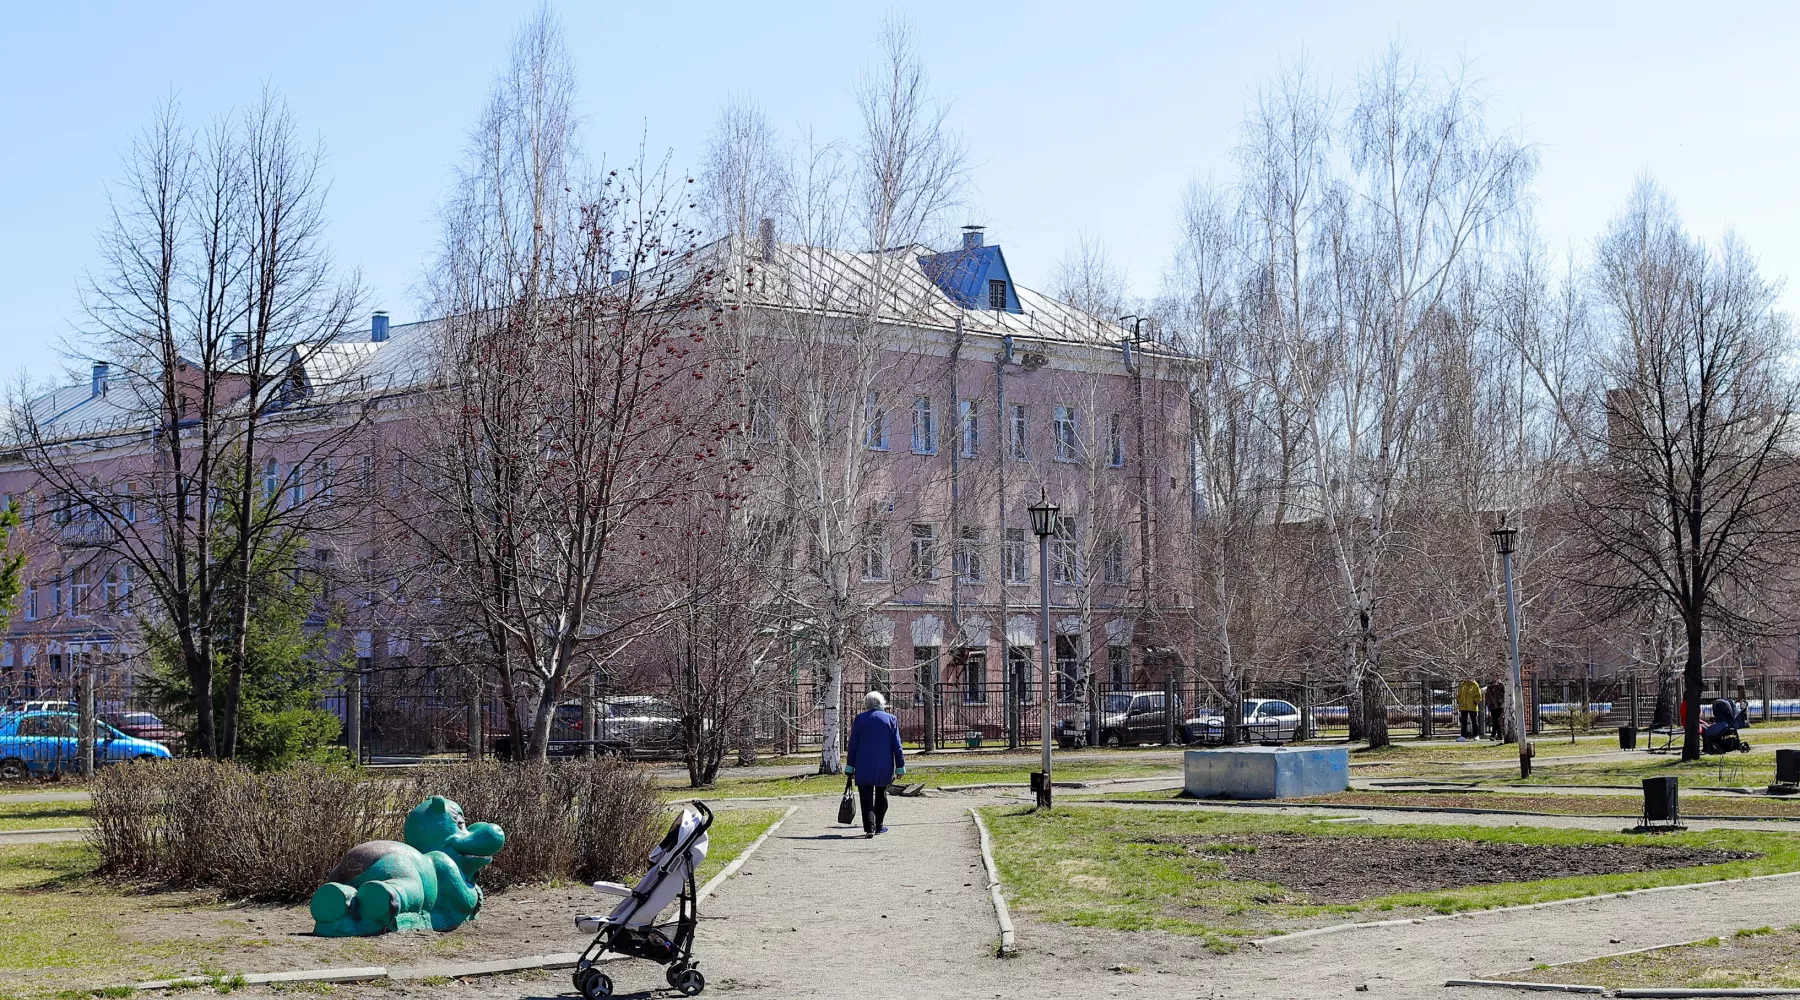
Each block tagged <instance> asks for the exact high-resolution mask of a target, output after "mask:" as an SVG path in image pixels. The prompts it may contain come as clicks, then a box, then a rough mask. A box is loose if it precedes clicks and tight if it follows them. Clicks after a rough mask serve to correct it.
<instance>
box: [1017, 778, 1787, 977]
mask: <svg viewBox="0 0 1800 1000" xmlns="http://www.w3.org/2000/svg"><path fill="white" fill-rule="evenodd" d="M983 815H984V817H985V818H986V819H987V821H988V825H989V827H990V829H991V830H992V831H993V835H994V842H995V843H994V847H995V858H996V861H997V862H998V864H999V867H1000V874H1001V880H1002V882H1003V883H1004V885H1005V891H1006V893H1007V896H1008V899H1009V901H1010V902H1011V903H1012V904H1013V908H1014V910H1015V912H1016V913H1019V914H1024V915H1026V916H1027V917H1031V918H1036V919H1040V920H1052V921H1057V922H1061V923H1067V924H1072V925H1075V926H1082V927H1102V928H1110V929H1115V930H1123V931H1164V932H1170V933H1175V934H1185V935H1195V936H1199V937H1201V938H1203V939H1204V940H1205V942H1206V944H1207V946H1208V947H1209V948H1212V949H1214V950H1217V951H1227V950H1230V949H1232V948H1235V947H1236V946H1237V944H1238V943H1239V942H1241V941H1242V940H1243V939H1245V938H1251V937H1263V936H1268V935H1273V934H1282V933H1288V932H1291V931H1295V930H1301V929H1305V928H1309V927H1318V926H1324V925H1328V924H1334V923H1345V922H1354V921H1359V920H1374V919H1389V918H1392V917H1404V916H1409V915H1424V914H1431V913H1455V912H1458V911H1462V910H1472V909H1485V908H1490V907H1497V906H1512V905H1519V904H1524V903H1536V902H1545V901H1549V900H1554V899H1568V898H1572V897H1579V896H1589V895H1598V894H1602V893H1608V892H1621V891H1626V890H1630V889H1643V888H1649V887H1652V886H1661V885H1684V884H1691V883H1696V882H1708V881H1714V880H1718V879H1729V878H1739V877H1743V876H1748V875H1761V874H1771V873H1774V872H1783V871H1796V870H1800V834H1787V833H1769V832H1763V831H1749V830H1710V831H1701V832H1690V833H1686V834H1676V835H1669V836H1664V837H1659V838H1657V839H1656V840H1655V841H1654V842H1653V843H1652V842H1648V841H1647V840H1646V838H1643V837H1634V836H1631V835H1627V834H1619V833H1601V832H1597V831H1589V830H1577V829H1567V828H1539V827H1524V826H1505V827H1498V826H1462V825H1448V824H1445V825H1439V824H1431V825H1417V826H1413V825H1385V824H1384V825H1376V824H1371V823H1343V822H1321V821H1320V820H1319V819H1318V818H1317V817H1307V816H1301V815H1291V814H1290V815H1268V814H1255V813H1239V812H1235V811H1232V812H1210V811H1204V812H1203V811H1191V810H1186V809H1180V808H1169V809H1120V808H1113V807H1105V806H1067V807H1059V808H1058V809H1056V810H1055V811H1054V812H1051V813H1039V812H1033V811H1031V810H1029V809H1023V808H988V809H986V810H984V811H983Z"/></svg>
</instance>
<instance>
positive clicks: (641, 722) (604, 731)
mask: <svg viewBox="0 0 1800 1000" xmlns="http://www.w3.org/2000/svg"><path fill="white" fill-rule="evenodd" d="M581 715H582V712H581V702H579V701H574V702H568V703H565V704H562V705H558V706H556V717H555V718H554V719H552V720H551V723H550V745H549V747H548V748H547V750H548V755H549V756H551V757H558V758H563V757H584V756H586V755H587V752H588V749H589V748H590V747H592V748H593V749H594V750H595V751H597V752H598V753H602V754H616V755H618V756H621V757H679V756H680V755H681V752H682V747H683V745H684V744H685V741H684V740H683V738H682V732H681V713H679V712H677V711H676V710H675V708H674V707H673V706H671V705H669V704H668V703H667V702H665V701H662V700H661V699H658V698H655V697H652V696H650V695H609V696H607V697H605V698H597V699H595V701H594V730H595V731H594V732H593V733H592V734H589V733H587V732H585V731H584V730H583V726H582V718H581ZM511 750H512V738H511V737H509V736H497V737H495V738H494V752H495V753H497V754H499V755H500V756H502V757H505V756H507V755H508V754H509V753H510V752H511Z"/></svg>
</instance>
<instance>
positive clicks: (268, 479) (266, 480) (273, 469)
mask: <svg viewBox="0 0 1800 1000" xmlns="http://www.w3.org/2000/svg"><path fill="white" fill-rule="evenodd" d="M280 492H281V463H280V462H277V461H275V459H273V458H270V459H269V460H268V461H266V462H264V463H263V499H264V500H273V499H275V494H277V493H280Z"/></svg>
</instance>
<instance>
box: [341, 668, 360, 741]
mask: <svg viewBox="0 0 1800 1000" xmlns="http://www.w3.org/2000/svg"><path fill="white" fill-rule="evenodd" d="M362 700H363V675H362V665H361V664H358V665H357V666H356V667H355V668H354V669H352V670H351V671H350V673H349V674H348V675H347V676H346V677H345V678H344V745H345V747H346V748H347V749H348V750H349V751H350V762H351V763H352V764H356V765H358V766H361V764H362V762H363V753H362V735H363V734H362Z"/></svg>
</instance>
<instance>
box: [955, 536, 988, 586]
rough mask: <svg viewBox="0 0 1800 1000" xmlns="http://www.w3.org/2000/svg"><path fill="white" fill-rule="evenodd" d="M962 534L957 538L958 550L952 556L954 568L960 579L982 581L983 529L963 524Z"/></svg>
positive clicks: (971, 581)
mask: <svg viewBox="0 0 1800 1000" xmlns="http://www.w3.org/2000/svg"><path fill="white" fill-rule="evenodd" d="M960 534H961V536H962V537H960V538H958V539H957V545H956V552H955V554H954V555H952V556H951V562H953V563H954V564H955V565H954V567H953V569H955V571H956V576H957V578H958V579H960V580H963V581H965V582H968V583H980V582H981V575H982V566H981V543H982V541H983V539H982V537H981V529H980V528H977V527H975V526H974V525H969V524H965V525H963V526H962V530H961V532H960Z"/></svg>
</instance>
